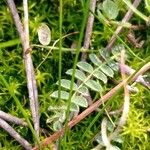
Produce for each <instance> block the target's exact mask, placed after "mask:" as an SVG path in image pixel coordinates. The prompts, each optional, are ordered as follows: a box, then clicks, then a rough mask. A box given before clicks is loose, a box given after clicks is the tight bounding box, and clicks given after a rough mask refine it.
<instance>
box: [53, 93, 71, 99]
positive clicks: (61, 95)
mask: <svg viewBox="0 0 150 150" xmlns="http://www.w3.org/2000/svg"><path fill="white" fill-rule="evenodd" d="M50 97H53V98H58V91H54V92H53V93H52V94H51V95H50ZM60 97H61V99H64V100H68V98H69V93H68V92H66V91H61V93H60Z"/></svg>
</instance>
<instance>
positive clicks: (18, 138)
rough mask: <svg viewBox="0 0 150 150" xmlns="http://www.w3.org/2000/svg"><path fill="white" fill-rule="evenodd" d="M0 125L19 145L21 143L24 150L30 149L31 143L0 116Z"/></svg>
mask: <svg viewBox="0 0 150 150" xmlns="http://www.w3.org/2000/svg"><path fill="white" fill-rule="evenodd" d="M0 127H1V128H3V129H4V130H5V131H7V132H8V133H9V134H10V135H11V136H12V137H13V138H14V139H16V141H18V143H20V145H22V146H23V147H24V148H25V149H26V150H31V149H32V147H31V145H30V144H29V143H28V142H27V141H26V140H25V139H24V138H22V137H21V136H20V135H19V134H18V133H17V132H16V131H15V130H14V129H13V128H12V127H11V126H10V125H9V124H8V123H7V122H6V121H4V120H3V119H1V118H0Z"/></svg>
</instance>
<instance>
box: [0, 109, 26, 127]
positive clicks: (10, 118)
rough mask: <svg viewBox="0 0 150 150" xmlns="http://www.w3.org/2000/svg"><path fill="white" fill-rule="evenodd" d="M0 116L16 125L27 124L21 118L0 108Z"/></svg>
mask: <svg viewBox="0 0 150 150" xmlns="http://www.w3.org/2000/svg"><path fill="white" fill-rule="evenodd" d="M0 118H1V119H4V120H5V121H9V122H12V123H15V124H18V125H22V126H28V124H27V123H26V122H25V121H24V120H23V119H20V118H18V117H15V116H12V115H11V114H8V113H5V112H3V111H1V110H0Z"/></svg>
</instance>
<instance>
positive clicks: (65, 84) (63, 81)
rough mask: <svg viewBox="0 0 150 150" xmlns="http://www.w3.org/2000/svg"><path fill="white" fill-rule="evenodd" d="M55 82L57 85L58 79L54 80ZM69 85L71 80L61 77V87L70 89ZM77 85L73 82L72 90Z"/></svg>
mask: <svg viewBox="0 0 150 150" xmlns="http://www.w3.org/2000/svg"><path fill="white" fill-rule="evenodd" d="M56 84H57V85H58V81H57V82H56ZM70 85H71V81H70V80H67V79H61V87H63V88H66V89H68V90H69V89H70ZM77 88H78V86H77V85H76V84H75V83H74V84H73V90H77Z"/></svg>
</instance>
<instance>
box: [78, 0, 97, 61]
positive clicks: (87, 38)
mask: <svg viewBox="0 0 150 150" xmlns="http://www.w3.org/2000/svg"><path fill="white" fill-rule="evenodd" d="M95 8H96V0H90V12H89V17H88V20H87V25H86V31H85V37H84V44H83V48H84V49H89V46H90V40H91V35H92V30H93V23H94V15H93V14H94V12H95ZM86 57H87V55H86V53H84V52H83V53H82V58H81V60H83V61H85V60H86Z"/></svg>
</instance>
